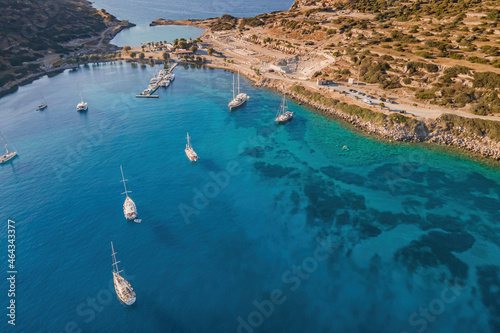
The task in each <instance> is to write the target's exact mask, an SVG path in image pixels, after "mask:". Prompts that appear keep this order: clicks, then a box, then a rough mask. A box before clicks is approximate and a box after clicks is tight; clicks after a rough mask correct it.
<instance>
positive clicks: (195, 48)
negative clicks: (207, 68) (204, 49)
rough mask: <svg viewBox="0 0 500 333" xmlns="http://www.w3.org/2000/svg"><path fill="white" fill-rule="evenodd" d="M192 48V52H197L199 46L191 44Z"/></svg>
mask: <svg viewBox="0 0 500 333" xmlns="http://www.w3.org/2000/svg"><path fill="white" fill-rule="evenodd" d="M190 50H191V52H193V53H196V51H198V46H196V45H193V46H191V48H190Z"/></svg>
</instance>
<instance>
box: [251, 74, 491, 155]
mask: <svg viewBox="0 0 500 333" xmlns="http://www.w3.org/2000/svg"><path fill="white" fill-rule="evenodd" d="M255 86H259V87H265V88H270V89H273V90H277V91H279V92H281V93H284V94H286V95H288V96H290V97H291V98H292V99H294V100H296V101H298V102H300V103H304V104H307V105H310V106H312V107H314V108H315V109H317V110H319V111H320V112H322V113H324V114H326V115H329V116H333V117H335V118H338V119H341V120H344V121H346V122H348V123H350V124H352V125H353V126H355V127H357V128H359V129H362V130H364V131H366V132H368V133H369V134H373V135H377V136H379V137H382V138H385V139H389V140H396V141H402V142H430V143H437V144H441V145H446V146H452V147H456V148H460V149H463V150H467V151H471V152H474V153H477V154H480V155H481V156H484V157H489V158H493V159H495V160H500V142H498V141H496V140H493V139H491V138H490V137H488V136H487V135H486V134H483V135H477V134H475V133H473V132H471V129H467V128H466V127H464V126H457V125H456V121H455V122H453V121H450V119H449V117H446V115H443V116H441V117H439V118H438V119H429V120H425V121H421V120H417V119H414V118H410V117H407V116H404V115H400V114H397V113H394V114H390V115H389V116H387V115H386V114H383V113H381V112H376V111H371V110H369V109H364V108H361V107H357V106H354V105H350V106H349V105H348V104H346V103H342V102H340V101H338V100H334V99H329V98H326V97H325V98H324V99H322V100H321V101H317V100H316V99H317V96H318V94H319V93H315V92H310V91H308V93H307V94H304V93H299V92H297V91H294V86H292V85H287V84H285V83H284V82H282V81H279V80H274V79H269V78H265V79H262V80H260V81H258V82H256V83H255ZM295 87H296V86H295ZM295 90H296V89H295ZM306 91H307V90H306ZM307 95H313V97H316V98H312V97H311V96H307ZM325 101H326V102H327V103H328V104H330V105H325V103H322V102H325ZM352 107H354V109H355V110H359V111H360V112H359V114H353V112H352ZM343 109H344V110H346V111H348V112H346V111H344V110H343ZM453 117H454V118H461V119H464V118H462V117H458V116H453ZM469 120H470V119H467V120H466V121H469ZM490 122H491V121H490ZM498 129H499V131H500V123H498ZM499 134H500V132H499Z"/></svg>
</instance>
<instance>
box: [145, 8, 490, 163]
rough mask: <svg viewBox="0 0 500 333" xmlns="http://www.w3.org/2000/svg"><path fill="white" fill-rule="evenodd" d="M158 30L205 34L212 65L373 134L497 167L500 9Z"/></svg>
mask: <svg viewBox="0 0 500 333" xmlns="http://www.w3.org/2000/svg"><path fill="white" fill-rule="evenodd" d="M159 24H183V25H194V26H199V27H202V28H205V29H206V32H205V34H204V35H203V36H201V39H202V40H203V43H200V46H201V48H200V49H199V50H198V54H201V55H203V56H205V55H206V59H207V62H206V64H207V65H208V66H212V67H218V68H225V69H230V70H232V71H240V73H242V74H243V75H245V76H247V77H248V78H249V79H251V80H253V81H255V82H256V85H259V86H265V87H270V88H273V89H276V90H278V91H281V92H283V93H286V94H288V95H290V96H292V97H294V98H296V99H297V100H299V101H301V102H303V103H308V104H311V105H314V106H315V107H316V108H317V109H320V110H323V111H324V112H327V113H329V114H333V115H335V116H336V117H338V118H342V119H344V120H346V121H348V122H351V123H353V124H355V125H356V126H359V127H361V128H363V129H365V130H367V131H369V132H370V133H376V134H379V135H381V136H383V137H387V138H390V139H395V140H401V141H428V142H438V143H441V144H448V145H453V146H458V147H462V148H464V149H468V150H472V151H475V152H479V153H480V154H482V155H485V156H493V157H494V158H495V159H500V122H499V120H500V98H499V90H500V59H499V55H500V3H499V2H498V1H491V0H490V1H479V0H453V1H450V0H443V1H435V0H428V1H420V0H415V1H406V2H400V1H394V0H390V1H381V0H356V1H354V0H352V1H330V0H323V1H311V0H297V1H295V3H294V4H293V5H292V6H291V8H290V9H289V10H286V11H281V12H272V13H267V14H261V15H257V16H255V17H249V18H237V17H233V16H231V15H223V16H221V17H218V18H211V19H204V20H181V21H175V20H164V19H158V20H155V21H154V22H153V23H152V25H159ZM322 83H326V84H327V85H323V84H322ZM328 83H330V84H328ZM353 90H356V91H357V92H356V91H353ZM368 95H369V96H368ZM364 96H368V97H364ZM391 101H394V103H392V104H391ZM401 113H402V114H401Z"/></svg>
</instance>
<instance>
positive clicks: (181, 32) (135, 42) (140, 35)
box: [111, 25, 205, 47]
mask: <svg viewBox="0 0 500 333" xmlns="http://www.w3.org/2000/svg"><path fill="white" fill-rule="evenodd" d="M204 32H205V30H204V29H201V28H197V27H190V26H178V25H168V26H167V25H160V26H153V27H150V26H149V25H138V26H136V27H132V28H130V29H125V30H123V31H121V32H120V33H119V34H118V35H116V36H115V38H113V39H112V40H111V43H113V44H115V45H117V46H120V47H123V46H125V45H129V46H141V43H146V42H148V41H154V42H158V41H165V40H166V41H167V42H172V41H173V40H174V39H176V38H185V39H190V38H191V39H196V38H198V37H200V36H201V35H202V34H203V33H204Z"/></svg>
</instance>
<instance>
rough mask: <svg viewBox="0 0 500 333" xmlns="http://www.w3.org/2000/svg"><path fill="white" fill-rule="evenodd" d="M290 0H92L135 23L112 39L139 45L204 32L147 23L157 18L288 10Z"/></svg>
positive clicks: (118, 42)
mask: <svg viewBox="0 0 500 333" xmlns="http://www.w3.org/2000/svg"><path fill="white" fill-rule="evenodd" d="M292 4H293V0H278V1H273V2H268V1H263V0H257V1H242V0H232V1H220V0H214V1H208V2H207V1H199V0H188V1H173V0H166V1H151V0H140V1H137V0H133V1H132V0H98V1H94V2H93V6H94V7H95V8H97V9H101V8H104V9H106V10H107V11H108V12H109V13H112V14H113V15H115V16H116V17H117V18H119V19H122V20H130V22H133V23H135V24H137V26H136V27H132V28H130V29H125V30H123V31H122V32H120V33H119V34H118V35H117V36H116V37H115V38H114V39H113V40H112V41H111V43H113V44H115V45H118V46H125V45H130V46H140V43H143V42H148V41H160V40H167V41H172V40H174V39H175V38H181V37H184V38H186V39H188V38H193V39H195V38H197V37H199V36H200V35H201V34H203V31H204V30H203V29H199V28H195V27H179V26H160V27H159V26H155V27H150V26H149V23H151V22H152V21H154V20H156V19H157V18H164V19H175V20H178V19H190V18H192V19H204V18H209V17H219V16H221V15H223V14H230V15H234V16H236V17H251V16H255V15H259V14H262V13H269V12H272V11H278V10H287V9H289V8H290V6H291V5H292Z"/></svg>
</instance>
